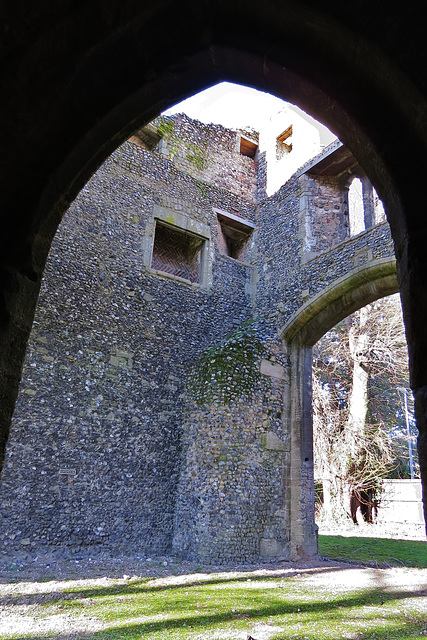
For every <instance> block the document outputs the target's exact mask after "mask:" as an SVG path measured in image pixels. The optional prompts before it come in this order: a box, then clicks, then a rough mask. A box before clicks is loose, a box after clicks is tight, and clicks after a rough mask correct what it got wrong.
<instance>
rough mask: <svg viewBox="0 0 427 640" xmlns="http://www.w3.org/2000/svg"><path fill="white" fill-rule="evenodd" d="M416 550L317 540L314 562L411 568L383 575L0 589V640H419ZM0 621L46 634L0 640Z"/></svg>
mask: <svg viewBox="0 0 427 640" xmlns="http://www.w3.org/2000/svg"><path fill="white" fill-rule="evenodd" d="M426 548H427V547H426V545H425V544H424V543H413V542H399V543H398V541H390V540H385V541H384V540H377V539H366V538H365V539H360V538H341V537H338V536H337V537H336V536H334V537H332V536H331V537H329V536H321V539H320V550H321V553H322V554H324V555H333V556H334V557H337V558H340V559H346V558H349V557H350V558H351V559H353V560H355V559H357V560H363V561H369V562H372V561H373V559H374V562H377V563H378V564H386V565H388V564H391V561H392V560H396V561H397V564H398V565H400V566H401V565H402V564H406V565H408V566H411V567H413V568H410V569H407V568H405V569H403V568H401V569H397V570H394V569H393V570H392V571H389V572H388V573H384V572H378V571H377V570H376V569H375V568H371V567H367V568H365V569H359V568H356V567H352V566H351V565H349V566H348V567H345V568H344V569H341V568H340V567H339V566H337V565H333V564H331V565H330V566H327V565H321V564H319V565H318V566H314V567H313V568H308V569H304V570H301V569H300V570H293V569H292V566H288V565H286V566H284V568H283V569H280V570H271V571H264V572H259V571H258V572H238V571H235V572H229V573H227V572H222V573H221V574H218V573H217V574H215V573H211V574H209V573H197V574H193V575H187V576H176V575H174V576H171V577H169V578H162V579H154V578H136V577H134V578H131V579H128V580H125V579H121V580H117V579H105V578H102V579H99V580H97V581H95V582H92V583H89V582H87V581H82V582H79V583H78V584H76V585H75V586H71V588H70V583H69V582H68V583H63V584H61V583H60V582H59V583H56V584H54V585H53V586H52V583H51V584H50V585H49V583H41V582H40V581H39V582H38V583H37V584H36V583H32V584H31V585H30V587H29V585H28V584H27V585H25V584H22V586H21V585H20V584H16V583H15V584H10V585H5V586H4V587H2V585H0V638H1V639H6V638H8V639H9V638H16V639H17V638H19V639H20V640H30V639H31V640H34V639H36V638H37V639H38V640H41V639H47V638H56V639H57V640H69V638H73V639H74V638H76V639H77V638H85V639H86V640H88V639H92V640H117V639H119V638H126V639H128V640H137V639H138V640H140V639H141V638H145V639H146V640H163V639H170V640H202V639H203V640H239V639H240V640H246V638H247V635H251V636H252V637H254V638H256V640H266V639H268V640H344V639H346V640H364V639H366V640H398V639H399V640H401V639H408V640H424V639H425V637H426V636H427V615H426V612H427V590H425V591H424V592H422V591H421V589H420V588H414V587H413V584H414V581H415V580H417V581H418V584H424V585H425V582H426V580H423V577H425V576H427V573H426V572H425V571H423V570H422V569H419V568H415V567H425V566H426V556H425V549H426ZM326 552H327V553H326ZM396 572H397V573H396ZM399 572H400V573H399ZM359 580H363V583H361V584H360V583H358V582H359ZM425 588H426V587H425V586H424V589H425ZM25 608H26V609H25ZM2 611H7V612H8V613H10V612H12V614H13V613H14V612H17V613H18V615H19V616H22V615H24V616H27V617H28V620H29V621H31V622H32V621H33V620H36V621H37V622H38V623H40V624H41V625H45V624H46V625H47V626H46V627H43V626H41V627H39V629H41V628H45V629H46V631H45V632H41V631H39V632H37V631H35V632H34V631H32V630H31V629H29V628H28V627H26V626H25V624H24V625H23V627H22V628H21V629H20V630H19V631H17V633H15V632H11V633H8V634H5V633H4V632H3V631H2V628H3V627H2ZM58 615H59V616H61V617H63V618H64V617H65V618H66V619H67V620H68V621H71V622H69V623H68V625H69V626H68V627H67V629H66V631H65V630H64V632H63V633H60V632H58V627H57V628H56V629H55V630H54V627H53V624H51V625H50V626H49V623H50V622H52V623H54V622H55V617H56V616H58ZM7 620H8V618H7V615H6V617H5V621H6V622H7ZM86 621H87V624H86ZM73 624H75V627H73ZM49 629H50V630H49Z"/></svg>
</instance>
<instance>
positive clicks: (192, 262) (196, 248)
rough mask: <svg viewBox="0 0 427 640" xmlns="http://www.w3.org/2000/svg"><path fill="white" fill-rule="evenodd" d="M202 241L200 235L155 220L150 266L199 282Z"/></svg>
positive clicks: (203, 241)
mask: <svg viewBox="0 0 427 640" xmlns="http://www.w3.org/2000/svg"><path fill="white" fill-rule="evenodd" d="M204 243H205V240H204V239H203V238H201V237H200V236H196V235H194V234H192V233H188V232H187V231H184V230H182V229H178V228H176V227H172V226H169V225H167V224H164V223H163V222H160V221H159V220H157V221H156V229H155V233H154V245H153V255H152V258H151V268H152V269H155V270H156V271H163V272H164V273H169V274H171V275H173V276H177V277H178V278H183V279H184V280H189V281H190V282H200V276H201V257H202V249H203V245H204Z"/></svg>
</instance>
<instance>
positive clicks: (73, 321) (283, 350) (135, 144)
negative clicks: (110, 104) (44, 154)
mask: <svg viewBox="0 0 427 640" xmlns="http://www.w3.org/2000/svg"><path fill="white" fill-rule="evenodd" d="M259 144H260V140H259V137H258V134H255V133H254V132H251V131H246V132H245V131H239V132H236V131H231V130H227V129H224V128H223V127H221V126H219V125H209V126H207V125H203V124H201V123H199V122H197V121H191V120H189V119H188V118H187V117H186V116H174V117H172V118H166V119H163V118H162V119H158V120H157V121H156V122H155V123H152V124H150V125H147V126H145V127H143V128H142V129H140V130H139V131H137V132H136V133H135V134H134V136H133V137H132V138H131V139H130V140H129V141H128V142H126V143H124V144H123V145H122V146H120V147H119V148H118V149H117V150H116V151H115V152H114V153H113V154H112V155H111V156H110V157H109V158H108V160H107V161H106V162H105V163H104V164H103V165H102V166H101V168H100V169H99V170H98V171H97V172H96V173H95V174H94V175H93V177H92V178H91V179H90V181H89V182H88V183H87V184H86V186H85V187H84V189H83V190H82V191H81V193H80V194H79V196H78V197H77V198H76V200H75V201H74V203H73V204H72V206H71V207H70V208H69V210H68V212H67V214H66V216H65V218H64V220H63V222H62V224H61V226H60V227H59V230H58V233H57V235H56V237H55V240H54V243H53V245H52V248H51V251H50V255H49V259H48V264H47V267H46V272H45V277H44V281H43V286H42V290H41V294H40V299H39V304H38V308H37V312H36V317H35V321H34V325H33V330H32V333H31V339H30V343H29V347H28V351H27V356H26V362H25V367H24V373H23V379H22V383H21V389H20V394H19V399H18V403H17V407H16V411H15V416H14V421H13V426H12V431H11V437H10V441H9V445H8V449H7V452H6V461H5V467H4V471H3V477H2V483H1V494H2V495H1V505H2V507H1V512H0V548H1V549H8V550H10V548H16V549H18V550H23V549H30V550H31V549H37V548H39V547H40V546H45V547H52V546H53V547H55V546H56V547H58V546H63V547H71V548H81V547H89V548H90V547H97V546H99V545H103V546H104V547H105V548H110V549H116V550H120V551H126V550H134V551H135V550H136V551H138V552H139V553H149V554H156V553H157V554H160V553H169V552H173V553H176V554H178V555H181V556H183V557H187V558H198V559H200V560H204V561H208V562H226V561H231V560H233V561H234V560H257V559H259V558H260V557H261V558H263V559H270V558H278V557H280V558H286V559H289V558H297V557H301V556H304V555H314V554H315V553H316V551H317V540H316V530H315V529H316V528H315V524H314V506H313V459H312V444H311V404H310V403H311V398H310V374H311V368H310V367H311V361H310V347H311V346H312V345H313V344H314V343H315V342H316V340H317V339H318V338H319V337H320V336H321V335H323V333H325V331H327V330H328V329H329V328H331V327H332V326H333V325H334V324H335V323H336V322H337V321H338V320H340V319H341V318H342V317H344V316H345V315H347V314H348V313H350V312H352V311H353V310H355V309H356V308H358V307H360V306H362V305H363V304H366V303H367V302H369V301H371V300H373V299H375V298H378V297H380V296H382V295H387V294H388V293H393V292H395V291H396V290H397V281H396V268H395V259H394V254H393V248H392V243H391V238H390V232H389V228H388V225H387V223H386V222H384V215H383V211H381V209H380V208H379V206H378V203H377V202H376V196H375V193H374V191H373V189H372V187H371V185H370V183H369V181H368V180H367V178H366V176H365V174H364V172H363V171H362V170H361V168H360V167H359V166H358V165H357V163H356V161H355V159H354V158H353V156H352V155H351V153H350V152H349V151H348V150H347V149H346V148H345V147H344V146H343V145H342V144H341V143H340V142H338V141H336V142H335V143H333V144H332V145H330V146H329V147H328V148H326V149H325V150H324V151H322V152H321V153H320V154H319V155H318V156H316V157H315V158H314V159H312V160H311V161H309V162H308V163H306V164H305V165H304V166H303V167H302V168H300V169H298V170H297V171H296V172H295V173H294V174H293V176H292V177H291V178H290V179H289V180H288V181H287V182H286V184H285V185H284V186H283V187H281V188H280V189H279V190H278V191H277V192H276V193H275V194H274V195H272V196H269V197H267V195H266V171H267V166H266V161H265V157H266V152H265V151H261V150H260V148H259ZM274 145H275V146H276V152H277V157H278V158H279V159H280V158H282V157H283V156H284V155H285V154H291V153H292V127H291V126H290V128H289V127H288V128H287V129H285V131H277V135H276V137H275V138H274ZM355 180H359V181H360V185H362V187H363V189H362V192H361V193H362V201H363V206H362V208H361V211H362V217H360V216H359V218H358V219H359V222H358V224H359V227H358V228H354V229H352V225H353V223H352V211H351V208H352V205H351V199H349V189H350V188H351V184H352V183H353V182H354V181H355ZM356 217H357V216H356ZM360 225H361V226H360Z"/></svg>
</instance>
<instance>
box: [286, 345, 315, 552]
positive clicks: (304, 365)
mask: <svg viewBox="0 0 427 640" xmlns="http://www.w3.org/2000/svg"><path fill="white" fill-rule="evenodd" d="M288 353H289V359H290V369H291V370H290V387H289V398H288V402H287V404H288V407H287V410H288V419H289V428H290V434H291V460H290V476H289V487H288V492H289V504H290V556H291V560H298V559H300V558H310V557H314V556H316V555H317V526H316V524H315V522H314V471H313V418H312V387H311V362H312V360H311V348H308V347H304V346H301V345H299V344H297V343H295V342H293V343H290V344H289V345H288ZM285 402H286V399H285Z"/></svg>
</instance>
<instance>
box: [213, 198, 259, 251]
mask: <svg viewBox="0 0 427 640" xmlns="http://www.w3.org/2000/svg"><path fill="white" fill-rule="evenodd" d="M214 211H215V212H216V214H217V218H218V236H217V241H218V250H219V253H220V254H221V255H223V256H228V257H229V258H234V259H235V260H240V261H241V262H245V261H247V257H248V241H249V238H250V237H251V234H252V232H253V230H254V228H255V225H254V224H253V223H252V222H250V221H249V220H245V219H244V218H240V217H239V216H236V215H233V214H232V213H228V212H226V211H221V210H220V209H215V210H214Z"/></svg>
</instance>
